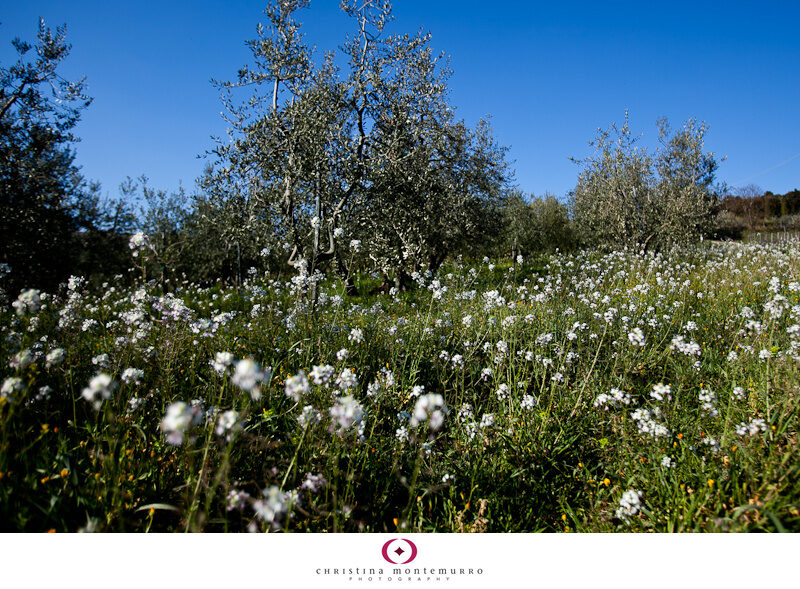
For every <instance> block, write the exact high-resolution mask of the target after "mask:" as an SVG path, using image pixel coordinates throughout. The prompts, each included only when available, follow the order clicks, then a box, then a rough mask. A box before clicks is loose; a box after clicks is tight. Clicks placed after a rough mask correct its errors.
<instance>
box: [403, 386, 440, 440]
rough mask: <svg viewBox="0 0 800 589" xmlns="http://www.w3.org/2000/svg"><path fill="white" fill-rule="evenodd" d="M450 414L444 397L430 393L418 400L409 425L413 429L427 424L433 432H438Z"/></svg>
mask: <svg viewBox="0 0 800 589" xmlns="http://www.w3.org/2000/svg"><path fill="white" fill-rule="evenodd" d="M448 412H449V410H448V409H447V406H446V405H445V403H444V398H443V397H442V395H439V394H437V393H428V394H427V395H423V396H421V397H420V398H419V399H417V403H416V405H414V412H413V413H412V415H411V421H410V422H409V423H410V425H411V427H418V426H420V425H422V424H423V423H426V422H427V423H428V427H429V428H430V430H431V431H438V430H439V429H440V428H441V427H442V425H443V424H444V418H445V416H446V415H447V413H448Z"/></svg>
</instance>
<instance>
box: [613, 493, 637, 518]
mask: <svg viewBox="0 0 800 589" xmlns="http://www.w3.org/2000/svg"><path fill="white" fill-rule="evenodd" d="M641 509H642V492H641V491H634V490H632V489H629V490H627V491H625V492H624V493H623V494H622V497H621V498H620V500H619V507H618V508H617V512H616V516H617V517H618V518H619V519H622V520H625V521H628V520H629V519H630V518H631V517H633V516H634V515H636V514H638V513H639V511H641Z"/></svg>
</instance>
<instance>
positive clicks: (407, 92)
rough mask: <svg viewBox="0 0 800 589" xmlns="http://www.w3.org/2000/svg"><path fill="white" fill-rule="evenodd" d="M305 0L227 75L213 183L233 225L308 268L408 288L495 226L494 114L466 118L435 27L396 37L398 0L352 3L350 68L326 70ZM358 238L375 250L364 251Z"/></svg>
mask: <svg viewBox="0 0 800 589" xmlns="http://www.w3.org/2000/svg"><path fill="white" fill-rule="evenodd" d="M307 4H308V3H307V2H271V3H270V4H269V5H268V8H267V11H266V14H267V16H268V18H269V24H268V26H265V27H263V26H260V27H259V29H258V32H259V37H258V39H256V40H254V41H252V42H250V43H249V44H248V45H249V46H250V48H251V50H252V53H253V58H254V62H255V63H254V65H253V66H248V67H245V68H243V69H241V70H240V71H239V75H238V78H237V80H235V81H234V82H228V83H221V84H219V87H220V88H221V89H222V91H223V99H224V102H225V105H226V109H227V116H228V119H229V121H230V122H231V141H230V142H226V143H220V145H219V146H218V148H217V149H216V150H215V154H216V156H217V161H216V163H215V167H214V169H213V171H211V172H210V173H209V174H208V175H207V176H206V183H205V185H206V187H207V189H208V190H209V192H210V194H211V195H212V197H211V198H209V199H208V201H207V203H206V204H207V205H209V206H211V207H216V208H217V209H218V210H219V211H220V214H218V215H217V216H216V219H217V220H216V222H217V223H218V224H224V227H225V228H224V229H223V231H225V232H227V233H231V234H232V233H235V232H236V228H243V229H244V230H245V231H247V232H249V233H257V234H259V236H260V238H259V239H261V240H262V244H260V245H261V247H262V248H263V247H268V248H269V249H270V250H271V251H272V252H278V253H280V254H282V255H284V261H286V259H287V258H288V263H289V264H290V265H294V266H296V267H298V268H300V267H301V266H302V267H306V266H307V268H308V271H309V272H310V273H311V274H313V273H314V271H315V270H317V269H319V268H320V267H322V266H323V265H324V266H327V267H332V268H334V269H335V270H338V271H339V273H340V275H341V276H342V277H347V276H349V275H351V274H352V271H353V267H352V266H353V265H354V264H355V265H356V266H359V267H361V268H369V269H371V270H376V271H378V272H380V273H382V275H383V276H384V279H388V278H389V277H390V276H392V277H393V278H394V279H395V281H396V282H397V283H398V284H406V283H407V280H408V276H409V275H410V274H411V273H412V272H414V271H419V270H421V269H423V268H427V269H429V270H431V271H436V269H438V267H439V266H440V265H441V264H442V262H443V261H444V260H445V259H446V257H447V256H448V255H453V254H458V253H469V252H470V250H471V249H472V246H473V244H474V243H475V242H476V241H480V240H483V239H484V237H487V236H490V235H494V234H496V233H497V230H498V228H499V225H498V223H499V219H500V212H499V205H500V203H501V201H502V196H501V195H502V189H503V186H504V184H505V183H506V181H507V179H508V177H509V173H508V170H507V167H506V163H505V161H504V156H505V150H504V149H503V148H501V147H499V146H497V145H496V143H495V142H494V140H493V139H492V137H491V131H490V128H489V126H488V124H487V123H486V122H485V121H482V122H481V123H479V124H478V126H477V127H476V128H475V129H469V128H467V127H466V125H465V124H464V123H463V122H459V121H456V120H455V118H454V115H453V112H452V109H451V108H450V106H449V105H448V102H447V99H446V93H447V80H448V77H449V75H450V72H449V71H448V70H447V68H446V67H444V66H443V56H434V54H433V52H432V50H431V48H430V38H431V37H430V34H423V33H418V34H417V35H389V34H387V32H386V30H385V29H386V26H387V24H388V23H389V22H390V21H391V6H390V4H389V3H388V2H383V1H377V0H374V1H373V0H368V1H366V2H344V3H342V9H343V10H344V12H345V13H346V14H347V15H348V16H349V17H350V18H351V19H352V21H353V24H354V28H355V31H356V32H355V35H353V36H352V37H349V38H348V39H347V41H346V42H345V43H344V44H343V45H342V47H341V49H340V50H341V53H342V55H343V57H344V58H345V60H346V63H347V65H346V66H345V67H343V68H342V69H341V70H340V69H339V67H338V66H337V65H335V64H334V60H333V57H332V56H331V55H327V56H326V57H325V59H324V61H323V63H322V64H320V65H316V64H314V63H313V62H312V52H311V50H310V49H309V48H308V47H307V46H306V45H305V42H304V39H303V37H302V34H301V32H300V30H301V27H300V24H299V22H297V21H296V20H295V13H296V12H297V11H298V10H299V9H302V8H305V7H306V6H307ZM266 85H269V92H265V91H264V87H265V86H266ZM244 87H248V88H252V89H254V90H253V95H252V97H251V98H250V99H249V100H248V99H242V98H241V96H240V91H241V89H242V88H244ZM237 91H239V92H237ZM223 211H224V212H223ZM353 240H359V241H361V243H362V244H363V250H364V251H365V252H366V251H368V252H369V255H355V256H354V255H353V253H358V252H353V251H351V250H350V248H349V247H348V245H349V243H350V242H351V241H353ZM235 241H237V242H240V243H241V242H242V241H243V240H241V239H239V238H236V239H235ZM267 242H269V243H267ZM282 244H288V246H289V251H288V252H283V250H282V249H280V248H279V247H276V246H279V245H282Z"/></svg>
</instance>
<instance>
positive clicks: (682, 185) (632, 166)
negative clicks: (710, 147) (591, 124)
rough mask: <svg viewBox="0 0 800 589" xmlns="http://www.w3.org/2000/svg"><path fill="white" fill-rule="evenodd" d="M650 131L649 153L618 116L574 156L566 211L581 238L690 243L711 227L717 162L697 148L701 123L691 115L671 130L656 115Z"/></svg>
mask: <svg viewBox="0 0 800 589" xmlns="http://www.w3.org/2000/svg"><path fill="white" fill-rule="evenodd" d="M658 130H659V147H658V148H657V149H656V150H655V152H654V153H653V154H652V155H651V154H650V153H648V150H647V149H646V148H642V147H640V146H639V145H637V142H638V137H634V136H633V134H632V133H631V130H630V126H629V121H628V115H627V113H626V116H625V123H624V125H623V126H622V127H620V128H618V127H617V126H616V125H612V126H611V127H610V128H609V129H608V130H605V131H603V130H599V131H598V135H597V138H596V139H595V140H594V141H593V142H591V143H590V145H592V146H594V148H595V153H594V155H593V156H591V157H589V158H587V159H585V160H580V161H578V163H579V164H580V165H581V166H582V170H581V173H580V175H579V177H578V184H577V186H576V187H575V190H574V192H573V193H572V196H571V209H572V215H573V218H574V222H575V228H576V230H577V232H578V233H579V237H580V238H581V239H582V240H583V241H584V242H586V243H589V244H594V245H601V246H611V247H615V246H627V247H637V248H642V249H646V248H647V247H648V246H650V247H653V246H654V247H664V246H668V245H671V244H679V243H687V242H691V241H696V240H699V239H701V238H702V236H703V235H705V234H706V233H707V232H708V231H710V230H711V227H712V225H713V219H714V213H715V204H716V196H715V194H714V192H713V190H712V184H713V181H714V173H715V171H716V169H717V167H718V162H717V160H716V159H715V157H714V154H713V153H708V152H705V151H704V140H705V135H706V132H707V131H708V126H707V125H706V124H705V123H697V122H696V121H695V120H694V119H691V120H689V121H687V122H686V123H685V124H684V125H683V127H682V128H681V129H680V130H678V131H677V132H672V130H671V129H670V127H669V125H668V123H667V121H666V119H661V120H659V122H658Z"/></svg>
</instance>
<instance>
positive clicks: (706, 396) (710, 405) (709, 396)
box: [697, 389, 719, 417]
mask: <svg viewBox="0 0 800 589" xmlns="http://www.w3.org/2000/svg"><path fill="white" fill-rule="evenodd" d="M697 398H698V399H700V401H701V402H702V403H703V411H705V412H706V413H707V414H708V415H710V416H711V417H718V416H719V411H718V410H717V407H716V405H715V404H714V402H715V401H716V400H717V396H716V395H715V394H714V393H713V392H712V391H710V390H708V389H700V393H699V394H698V395H697Z"/></svg>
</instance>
